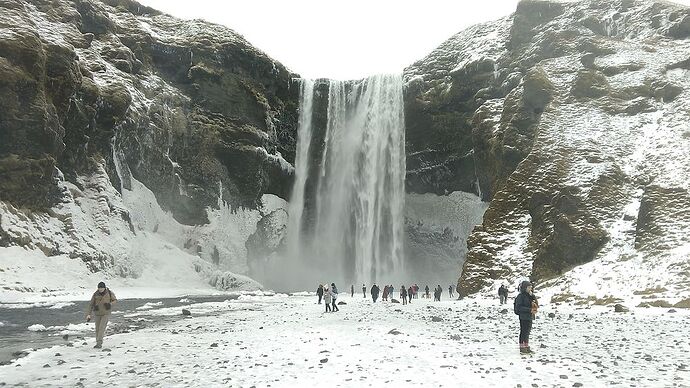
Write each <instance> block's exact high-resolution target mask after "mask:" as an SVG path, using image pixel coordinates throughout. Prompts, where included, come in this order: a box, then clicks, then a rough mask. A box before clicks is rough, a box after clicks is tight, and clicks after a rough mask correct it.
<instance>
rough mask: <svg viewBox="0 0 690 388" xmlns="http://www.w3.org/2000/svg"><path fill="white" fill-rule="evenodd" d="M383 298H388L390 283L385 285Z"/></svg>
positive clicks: (383, 299) (384, 299)
mask: <svg viewBox="0 0 690 388" xmlns="http://www.w3.org/2000/svg"><path fill="white" fill-rule="evenodd" d="M381 300H382V301H386V300H388V285H385V286H383V295H381Z"/></svg>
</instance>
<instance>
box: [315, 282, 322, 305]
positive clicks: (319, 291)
mask: <svg viewBox="0 0 690 388" xmlns="http://www.w3.org/2000/svg"><path fill="white" fill-rule="evenodd" d="M316 295H318V297H319V303H318V304H321V298H323V284H319V288H317V289H316Z"/></svg>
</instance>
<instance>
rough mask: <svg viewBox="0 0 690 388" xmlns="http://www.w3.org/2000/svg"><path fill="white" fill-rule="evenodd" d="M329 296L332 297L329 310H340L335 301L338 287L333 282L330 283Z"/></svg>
mask: <svg viewBox="0 0 690 388" xmlns="http://www.w3.org/2000/svg"><path fill="white" fill-rule="evenodd" d="M331 297H332V298H333V301H332V302H331V310H332V311H331V312H333V313H334V312H336V311H340V309H339V308H338V305H337V304H336V303H335V301H336V299H338V287H336V286H335V283H331Z"/></svg>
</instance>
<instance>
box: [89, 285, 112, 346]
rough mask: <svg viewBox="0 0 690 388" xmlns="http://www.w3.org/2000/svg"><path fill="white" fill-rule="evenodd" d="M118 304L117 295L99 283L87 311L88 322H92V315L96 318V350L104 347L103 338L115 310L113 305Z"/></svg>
mask: <svg viewBox="0 0 690 388" xmlns="http://www.w3.org/2000/svg"><path fill="white" fill-rule="evenodd" d="M115 303H117V297H115V293H113V292H112V291H110V290H109V289H108V288H107V287H106V286H105V283H103V282H100V283H98V290H96V292H94V293H93V296H92V297H91V301H90V302H89V307H88V308H87V310H86V322H90V321H91V314H92V313H93V314H94V317H95V318H96V319H95V321H96V345H95V346H94V348H96V349H100V348H101V347H103V337H104V336H105V328H106V327H107V326H108V319H109V318H110V313H111V311H112V308H113V304H115Z"/></svg>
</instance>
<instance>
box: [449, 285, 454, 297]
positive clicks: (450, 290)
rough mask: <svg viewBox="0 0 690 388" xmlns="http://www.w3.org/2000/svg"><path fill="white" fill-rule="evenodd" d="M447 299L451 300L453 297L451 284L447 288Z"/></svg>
mask: <svg viewBox="0 0 690 388" xmlns="http://www.w3.org/2000/svg"><path fill="white" fill-rule="evenodd" d="M448 297H449V298H452V297H453V285H452V284H451V285H450V286H448Z"/></svg>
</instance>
